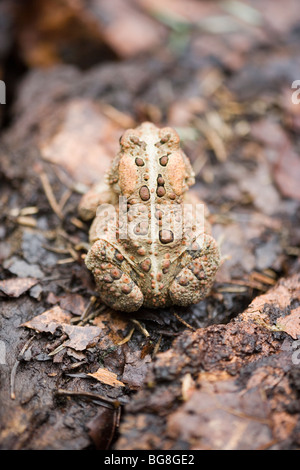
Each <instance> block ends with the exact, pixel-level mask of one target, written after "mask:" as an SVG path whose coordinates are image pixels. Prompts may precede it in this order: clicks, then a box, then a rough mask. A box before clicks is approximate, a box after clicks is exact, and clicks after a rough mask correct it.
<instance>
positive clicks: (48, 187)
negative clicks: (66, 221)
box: [39, 171, 63, 219]
mask: <svg viewBox="0 0 300 470" xmlns="http://www.w3.org/2000/svg"><path fill="white" fill-rule="evenodd" d="M39 176H40V179H41V182H42V185H43V189H44V191H45V194H46V197H47V199H48V202H49V204H50V206H51V208H52V210H53V212H55V214H56V215H57V216H58V217H59V218H60V219H62V218H63V214H62V211H61V209H60V206H59V204H58V202H57V201H56V199H55V196H54V193H53V190H52V186H51V184H50V182H49V179H48V176H47V175H46V173H44V172H43V171H41V172H40V174H39Z"/></svg>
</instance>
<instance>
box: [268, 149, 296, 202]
mask: <svg viewBox="0 0 300 470" xmlns="http://www.w3.org/2000/svg"><path fill="white" fill-rule="evenodd" d="M274 179H275V181H276V184H277V186H278V188H279V189H280V192H281V194H282V195H283V196H285V197H290V198H294V199H297V200H300V186H299V181H300V157H299V156H298V155H297V154H296V152H295V151H294V149H293V148H292V146H291V144H289V145H288V146H287V147H286V148H285V149H283V151H282V152H281V155H280V157H279V159H278V162H277V164H276V165H275V168H274Z"/></svg>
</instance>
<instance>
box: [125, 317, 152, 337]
mask: <svg viewBox="0 0 300 470" xmlns="http://www.w3.org/2000/svg"><path fill="white" fill-rule="evenodd" d="M130 320H131V321H132V323H134V324H135V325H136V326H137V327H138V329H139V330H140V331H141V332H142V333H143V335H145V336H146V338H149V336H150V333H148V331H147V330H146V328H144V327H143V326H142V325H141V323H140V322H139V321H138V320H135V319H134V318H131V319H130Z"/></svg>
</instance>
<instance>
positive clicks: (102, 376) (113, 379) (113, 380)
mask: <svg viewBox="0 0 300 470" xmlns="http://www.w3.org/2000/svg"><path fill="white" fill-rule="evenodd" d="M88 375H89V376H90V377H93V378H94V379H96V380H99V382H102V383H104V384H106V385H111V386H112V387H125V384H123V382H121V381H120V380H118V379H117V374H114V373H113V372H110V371H109V370H108V369H104V368H103V367H99V369H98V370H97V371H96V372H94V373H90V374H88Z"/></svg>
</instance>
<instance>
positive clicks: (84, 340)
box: [62, 324, 101, 351]
mask: <svg viewBox="0 0 300 470" xmlns="http://www.w3.org/2000/svg"><path fill="white" fill-rule="evenodd" d="M62 329H63V331H64V333H66V334H67V335H68V337H69V339H67V341H65V342H64V343H63V344H64V346H66V347H69V348H72V349H75V350H76V351H84V350H85V349H86V348H90V347H92V346H95V344H96V343H97V341H98V339H99V336H100V334H101V329H100V328H98V327H97V326H77V325H66V324H64V325H62Z"/></svg>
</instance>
